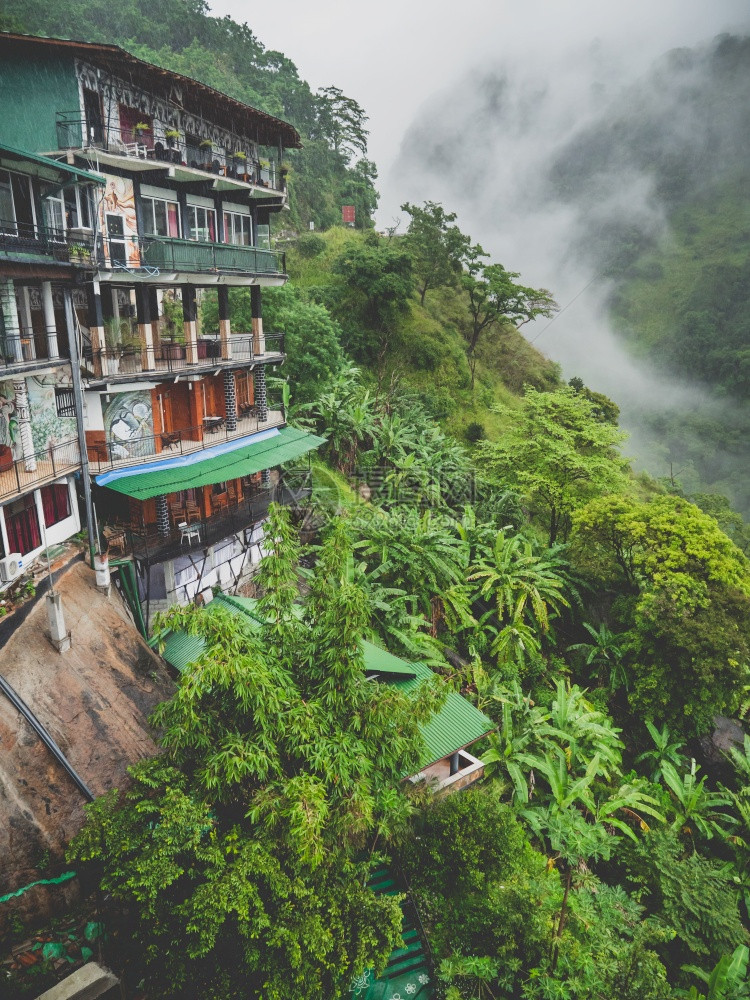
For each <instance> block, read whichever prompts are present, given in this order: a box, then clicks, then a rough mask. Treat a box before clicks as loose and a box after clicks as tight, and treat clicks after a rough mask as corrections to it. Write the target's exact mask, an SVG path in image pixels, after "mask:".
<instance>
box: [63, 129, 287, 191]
mask: <svg viewBox="0 0 750 1000" xmlns="http://www.w3.org/2000/svg"><path fill="white" fill-rule="evenodd" d="M56 126H57V145H58V148H59V149H98V150H100V151H101V152H104V153H110V154H113V155H115V156H125V157H128V158H130V159H133V160H146V161H150V162H161V163H172V164H175V165H177V166H183V167H190V168H192V169H193V170H203V171H205V172H206V173H209V174H214V175H217V176H221V177H229V178H233V179H235V180H240V181H243V182H244V183H246V184H253V185H255V186H256V187H267V188H269V189H270V190H272V191H278V192H280V193H282V192H283V191H284V190H285V180H284V177H283V176H282V174H281V171H280V170H279V169H278V166H277V164H276V162H275V161H274V160H271V159H269V160H266V161H261V160H259V159H254V158H253V157H250V156H248V155H247V153H246V152H245V155H244V156H237V154H236V152H235V150H239V151H240V152H243V147H244V149H245V150H246V149H247V148H249V147H250V143H248V142H247V140H245V139H243V138H242V137H239V136H236V137H234V138H233V139H232V140H231V145H232V151H228V150H227V149H226V148H225V147H221V146H216V145H214V144H211V145H208V144H207V143H206V142H205V141H204V142H203V143H201V142H200V141H199V142H197V143H196V142H187V141H186V139H185V136H184V135H180V137H179V138H177V139H175V138H173V137H172V138H167V136H166V134H165V133H166V132H167V131H171V129H172V126H171V125H167V124H165V123H163V122H161V121H155V122H154V123H153V125H152V126H151V127H149V128H148V129H145V130H144V129H137V128H136V127H135V126H132V127H131V128H124V129H123V128H121V127H120V126H119V125H114V124H109V123H105V122H89V121H87V120H86V119H85V118H83V117H81V114H80V112H78V111H74V112H65V111H58V112H57V122H56Z"/></svg>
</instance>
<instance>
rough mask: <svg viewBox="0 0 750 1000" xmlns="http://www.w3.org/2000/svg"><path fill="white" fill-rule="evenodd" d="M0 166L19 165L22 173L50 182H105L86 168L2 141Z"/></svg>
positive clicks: (8, 167)
mask: <svg viewBox="0 0 750 1000" xmlns="http://www.w3.org/2000/svg"><path fill="white" fill-rule="evenodd" d="M0 167H1V168H2V169H4V170H18V169H19V167H20V168H22V169H23V172H24V173H27V174H31V175H32V176H34V177H38V178H39V179H40V180H43V181H48V182H49V183H51V184H60V183H65V182H66V181H74V182H77V183H83V182H87V183H89V184H105V183H106V181H105V180H104V178H103V177H100V176H99V175H98V174H92V173H90V172H89V171H88V170H81V169H80V167H74V166H72V165H71V164H69V163H61V162H60V161H59V160H53V159H52V158H51V157H49V156H42V154H41V153H29V152H27V151H26V150H23V149H16V148H15V147H14V146H6V145H4V144H3V143H0Z"/></svg>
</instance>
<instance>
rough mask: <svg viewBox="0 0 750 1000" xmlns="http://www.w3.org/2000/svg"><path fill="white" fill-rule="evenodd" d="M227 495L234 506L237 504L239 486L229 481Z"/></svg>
mask: <svg viewBox="0 0 750 1000" xmlns="http://www.w3.org/2000/svg"><path fill="white" fill-rule="evenodd" d="M227 497H228V498H229V503H230V505H231V506H232V507H236V506H237V487H236V486H235V485H234V483H227Z"/></svg>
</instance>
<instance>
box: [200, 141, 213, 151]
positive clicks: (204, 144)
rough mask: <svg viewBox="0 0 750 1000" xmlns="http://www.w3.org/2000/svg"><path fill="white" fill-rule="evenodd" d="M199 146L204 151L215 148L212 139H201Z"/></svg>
mask: <svg viewBox="0 0 750 1000" xmlns="http://www.w3.org/2000/svg"><path fill="white" fill-rule="evenodd" d="M198 146H199V147H200V148H201V149H203V150H206V149H213V148H214V144H213V142H211V140H210V139H201V141H200V142H199V143H198Z"/></svg>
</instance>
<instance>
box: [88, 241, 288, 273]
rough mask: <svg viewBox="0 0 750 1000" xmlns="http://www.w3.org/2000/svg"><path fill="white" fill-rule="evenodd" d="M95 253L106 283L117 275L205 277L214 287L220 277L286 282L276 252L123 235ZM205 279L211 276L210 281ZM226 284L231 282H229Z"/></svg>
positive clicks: (281, 257) (281, 260) (281, 255)
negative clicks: (259, 278)
mask: <svg viewBox="0 0 750 1000" xmlns="http://www.w3.org/2000/svg"><path fill="white" fill-rule="evenodd" d="M102 242H103V249H101V250H98V251H97V253H96V255H95V256H96V264H97V266H98V267H99V269H100V271H102V272H104V273H100V275H99V277H100V280H110V275H108V274H107V273H106V272H107V271H109V272H111V273H112V278H114V277H115V275H117V274H118V272H120V273H122V272H125V273H126V274H127V276H128V278H135V279H151V278H160V277H161V280H162V281H163V280H164V272H166V273H167V274H169V275H180V274H185V275H193V274H200V275H205V276H206V279H207V280H206V284H218V283H219V282H220V280H221V277H222V276H228V277H233V276H236V277H242V278H249V277H266V278H278V281H276V282H272V283H273V284H282V283H283V281H284V280H285V279H286V254H284V253H283V252H282V251H279V250H261V249H260V248H259V247H248V246H238V245H236V244H233V243H209V242H203V241H200V240H183V239H177V238H175V237H168V236H144V237H137V236H124V237H120V238H119V239H109V238H108V239H105V240H103V241H102ZM209 276H213V280H211V278H210V277H209ZM228 283H230V284H231V283H232V282H231V281H230V282H228Z"/></svg>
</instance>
